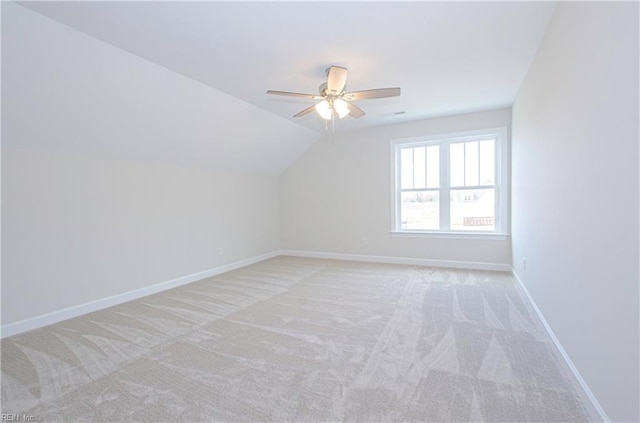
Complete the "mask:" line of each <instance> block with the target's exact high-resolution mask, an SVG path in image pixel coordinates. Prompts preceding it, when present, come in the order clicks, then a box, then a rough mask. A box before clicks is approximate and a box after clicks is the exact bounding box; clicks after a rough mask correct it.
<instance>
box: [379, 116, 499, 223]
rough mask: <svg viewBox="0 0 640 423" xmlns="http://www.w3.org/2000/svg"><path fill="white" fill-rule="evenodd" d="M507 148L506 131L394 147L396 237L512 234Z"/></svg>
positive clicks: (402, 142) (394, 144)
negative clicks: (509, 227)
mask: <svg viewBox="0 0 640 423" xmlns="http://www.w3.org/2000/svg"><path fill="white" fill-rule="evenodd" d="M506 143H507V140H506V128H498V129H491V130H484V131H474V132H465V133H459V134H447V135H440V136H437V137H425V138H412V139H402V140H394V141H392V142H391V156H392V185H391V186H392V191H393V192H392V198H393V204H392V207H391V210H392V232H395V233H407V234H421V233H441V234H442V233H464V234H502V235H504V234H506V232H507V231H506V220H507V219H506V213H507V198H506V197H507V195H506V187H507V183H506V180H507V178H506V177H507V175H506V170H507V166H506Z"/></svg>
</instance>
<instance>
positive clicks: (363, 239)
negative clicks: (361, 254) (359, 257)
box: [362, 236, 369, 245]
mask: <svg viewBox="0 0 640 423" xmlns="http://www.w3.org/2000/svg"><path fill="white" fill-rule="evenodd" d="M367 244H369V239H368V238H367V237H366V236H363V237H362V245H367Z"/></svg>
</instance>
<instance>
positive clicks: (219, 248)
mask: <svg viewBox="0 0 640 423" xmlns="http://www.w3.org/2000/svg"><path fill="white" fill-rule="evenodd" d="M223 254H224V248H222V247H218V255H219V256H221V255H223Z"/></svg>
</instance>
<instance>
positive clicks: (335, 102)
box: [267, 66, 400, 120]
mask: <svg viewBox="0 0 640 423" xmlns="http://www.w3.org/2000/svg"><path fill="white" fill-rule="evenodd" d="M326 74H327V82H323V83H322V84H321V85H320V95H315V94H302V93H294V92H289V91H272V90H269V91H267V94H272V95H282V96H288V97H301V98H309V99H312V100H318V99H322V101H320V102H319V103H317V104H315V105H313V106H311V107H307V108H306V109H304V110H302V111H300V112H298V113H296V114H295V115H293V117H302V116H306V115H308V114H309V113H311V112H313V111H314V110H315V111H316V112H318V114H319V115H320V117H321V118H322V119H325V120H332V119H333V118H334V117H335V116H336V115H337V116H338V118H340V119H342V118H344V117H345V116H347V115H351V116H352V117H354V118H356V119H357V118H360V117H362V116H364V115H365V113H364V111H363V110H362V109H361V108H359V107H358V106H356V105H355V104H353V103H351V101H354V100H370V99H375V98H386V97H397V96H399V95H400V88H398V87H394V88H377V89H373V90H364V91H354V92H352V93H347V92H346V86H347V69H346V68H343V67H340V66H330V67H328V68H327V70H326Z"/></svg>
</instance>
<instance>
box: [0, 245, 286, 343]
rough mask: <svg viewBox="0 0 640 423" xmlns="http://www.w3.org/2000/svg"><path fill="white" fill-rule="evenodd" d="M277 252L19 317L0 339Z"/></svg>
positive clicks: (2, 332)
mask: <svg viewBox="0 0 640 423" xmlns="http://www.w3.org/2000/svg"><path fill="white" fill-rule="evenodd" d="M279 254H280V252H279V251H272V252H270V253H266V254H261V255H259V256H254V257H250V258H248V259H245V260H240V261H236V262H233V263H229V264H225V265H223V266H219V267H214V268H212V269H208V270H204V271H202V272H197V273H193V274H191V275H186V276H182V277H179V278H176V279H171V280H169V281H165V282H160V283H157V284H155V285H151V286H147V287H144V288H139V289H134V290H133V291H128V292H124V293H122V294H116V295H113V296H111V297H107V298H102V299H99V300H95V301H91V302H88V303H84V304H79V305H75V306H72V307H68V308H65V309H62V310H57V311H53V312H51V313H46V314H42V315H40V316H36V317H31V318H29V319H25V320H20V321H18V322H15V323H9V324H7V325H4V326H2V328H1V330H0V331H1V335H0V337H1V338H5V337H7V336H12V335H17V334H19V333H22V332H27V331H30V330H33V329H38V328H41V327H44V326H48V325H52V324H54V323H58V322H61V321H63V320H67V319H71V318H73V317H78V316H81V315H83V314H87V313H91V312H94V311H98V310H102V309H104V308H107V307H111V306H114V305H117V304H122V303H125V302H127V301H131V300H135V299H138V298H141V297H145V296H147V295H151V294H155V293H157V292H161V291H166V290H167V289H171V288H176V287H178V286H182V285H186V284H188V283H191V282H195V281H199V280H201V279H205V278H210V277H212V276H216V275H219V274H221V273H225V272H229V271H231V270H236V269H239V268H241V267H244V266H248V265H250V264H254V263H257V262H260V261H263V260H267V259H270V258H272V257H276V256H278V255H279Z"/></svg>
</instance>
